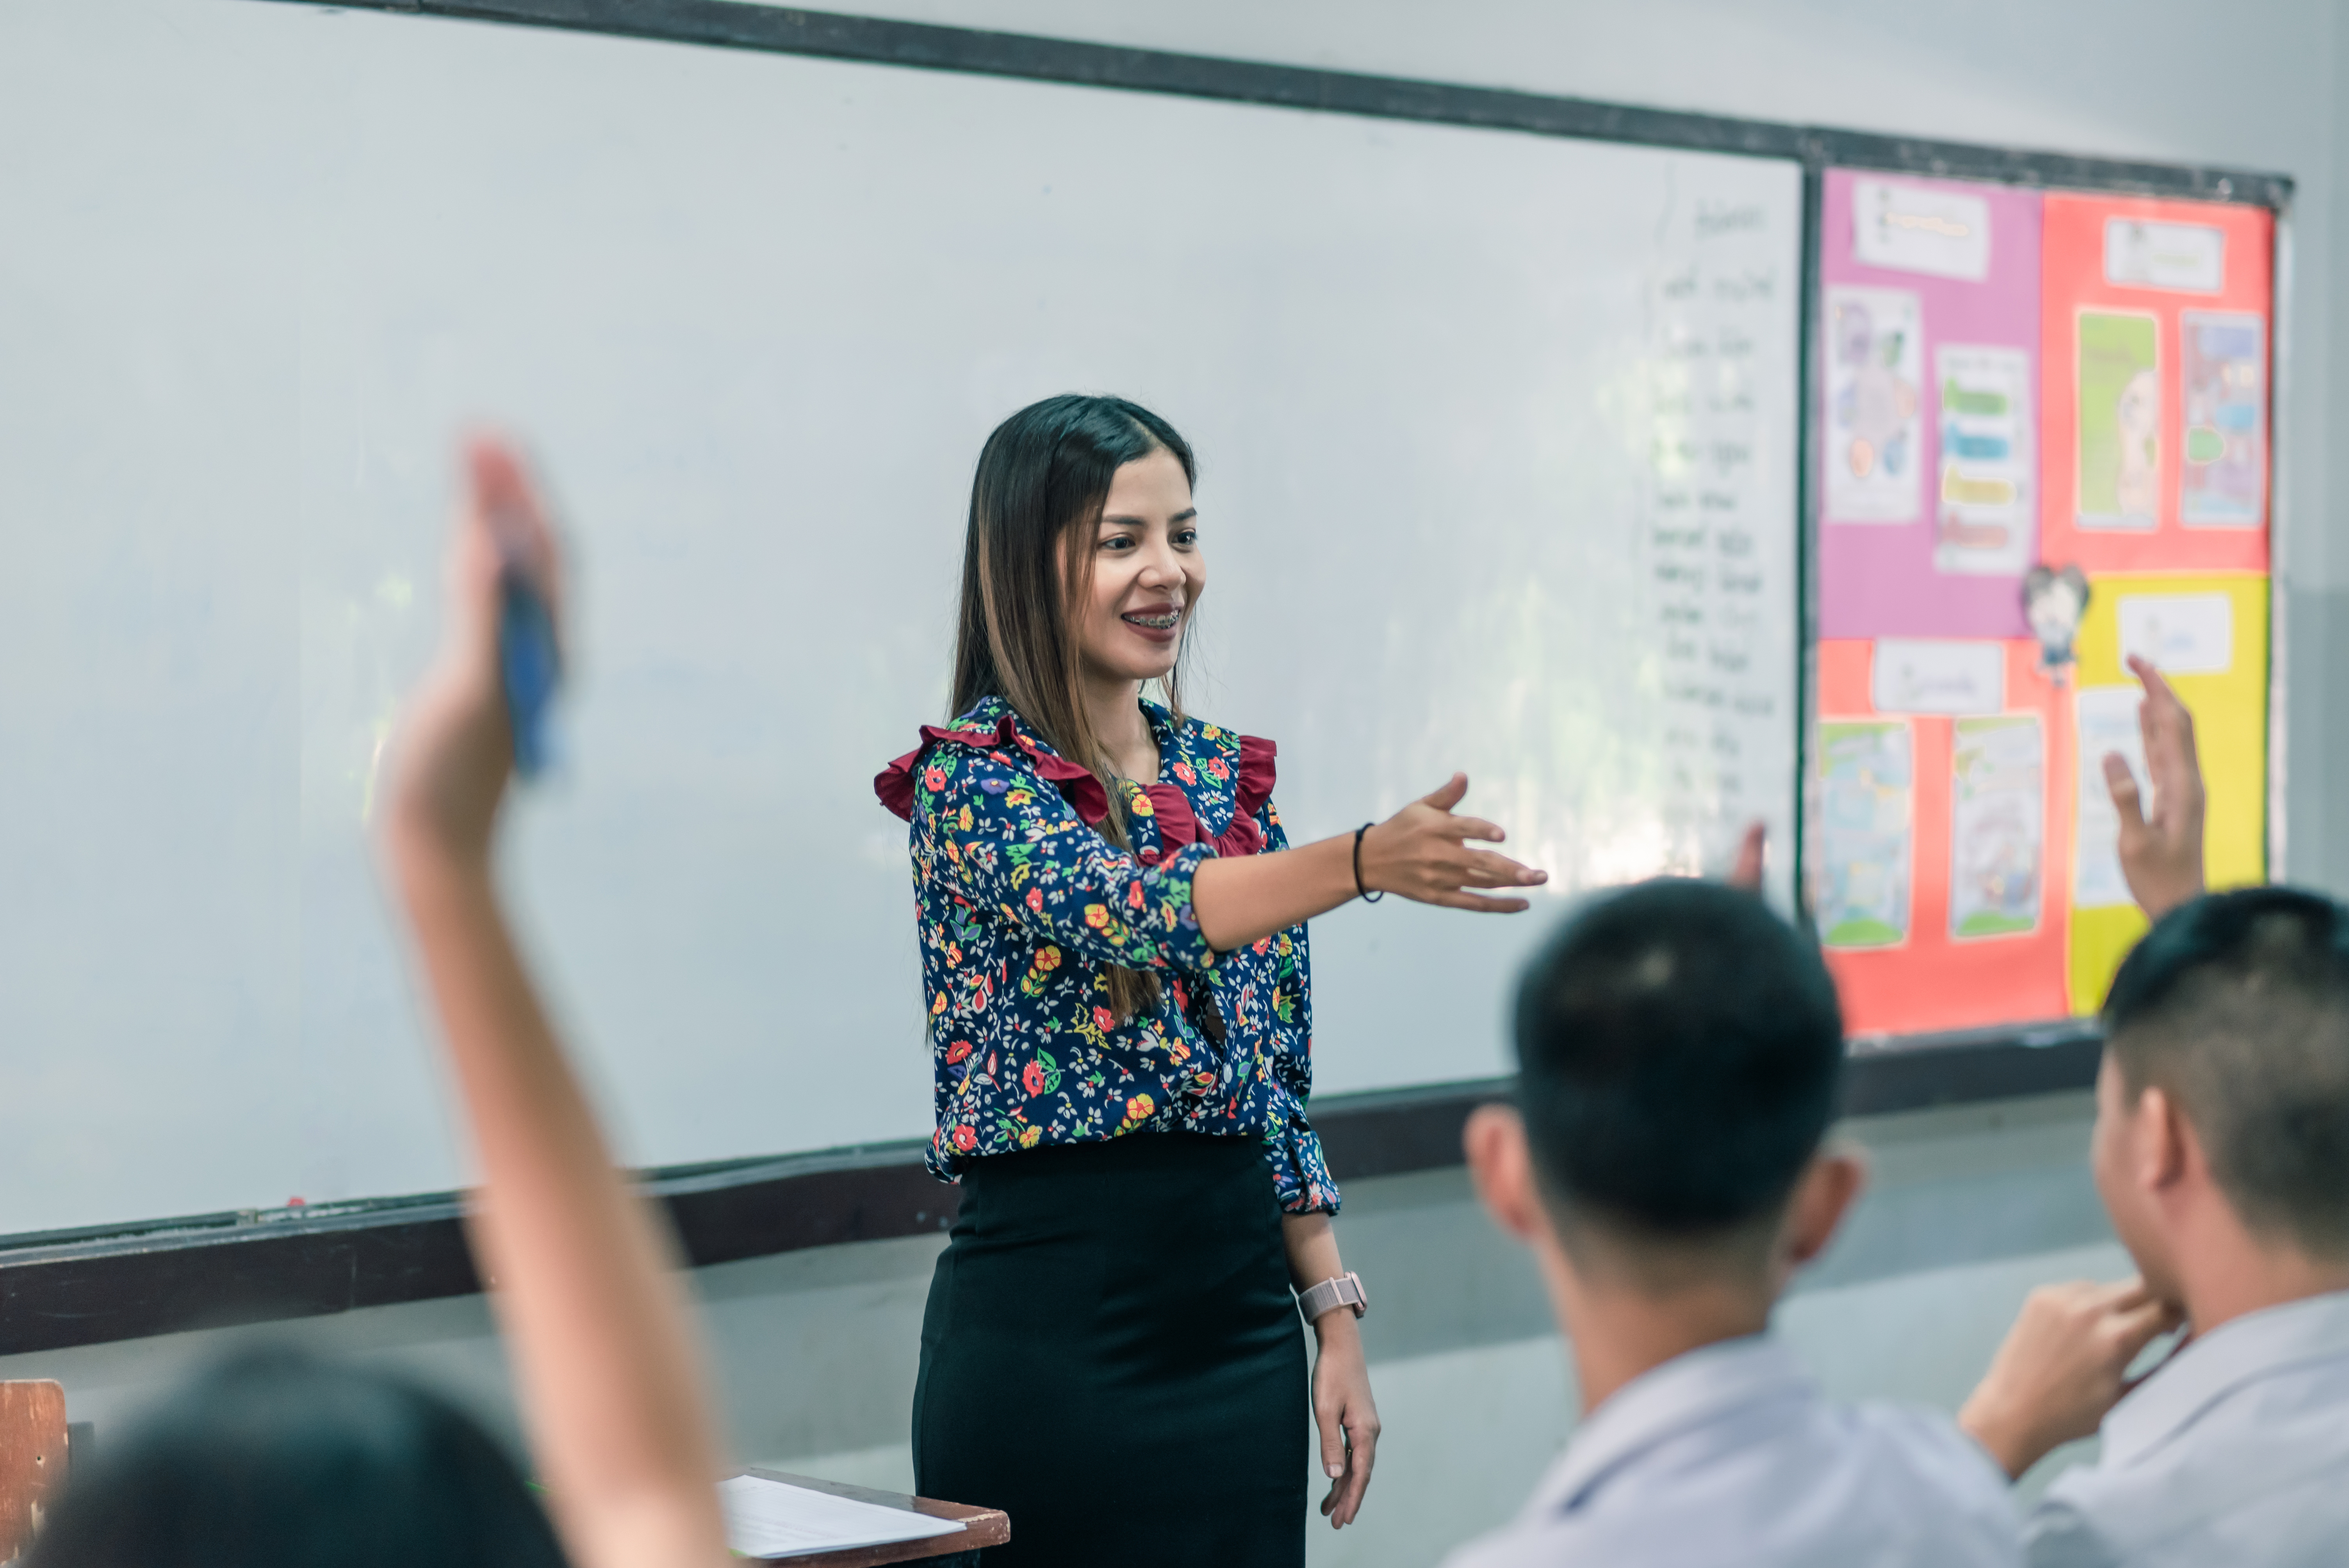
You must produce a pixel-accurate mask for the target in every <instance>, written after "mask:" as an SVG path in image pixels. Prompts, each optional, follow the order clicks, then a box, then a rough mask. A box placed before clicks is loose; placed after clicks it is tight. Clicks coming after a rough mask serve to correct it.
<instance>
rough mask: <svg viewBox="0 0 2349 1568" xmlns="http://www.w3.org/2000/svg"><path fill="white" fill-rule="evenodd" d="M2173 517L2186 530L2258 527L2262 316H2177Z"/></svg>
mask: <svg viewBox="0 0 2349 1568" xmlns="http://www.w3.org/2000/svg"><path fill="white" fill-rule="evenodd" d="M2266 341H2267V321H2266V318H2265V317H2263V316H2257V315H2236V314H2233V313H2222V312H2217V311H2199V310H2189V311H2185V312H2182V313H2181V314H2180V315H2179V316H2178V382H2179V407H2180V408H2181V409H2182V411H2183V413H2184V416H2185V418H2184V425H2185V429H2186V434H2185V438H2184V440H2183V441H2182V442H2181V443H2180V444H2181V445H2182V446H2183V448H2184V450H2183V451H2181V452H2180V453H2179V454H2178V459H2179V466H2178V520H2179V521H2181V522H2183V523H2185V525H2186V526H2187V527H2189V528H2257V527H2258V526H2259V525H2260V523H2261V521H2262V520H2263V518H2264V516H2265V509H2264V508H2263V506H2262V505H2261V502H2262V501H2263V500H2265V499H2266V490H2267V409H2268V398H2267V377H2266V374H2265V365H2266V357H2267V356H2266V354H2265V352H2264V350H2265V345H2266Z"/></svg>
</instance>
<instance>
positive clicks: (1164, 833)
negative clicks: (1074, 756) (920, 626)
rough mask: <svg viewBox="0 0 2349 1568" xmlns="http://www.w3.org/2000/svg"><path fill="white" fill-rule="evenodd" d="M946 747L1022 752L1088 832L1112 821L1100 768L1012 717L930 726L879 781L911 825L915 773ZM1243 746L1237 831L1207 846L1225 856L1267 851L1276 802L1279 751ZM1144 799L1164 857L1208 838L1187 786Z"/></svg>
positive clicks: (1249, 740)
mask: <svg viewBox="0 0 2349 1568" xmlns="http://www.w3.org/2000/svg"><path fill="white" fill-rule="evenodd" d="M939 741H951V742H953V743H954V744H956V745H957V746H968V747H974V748H978V749H980V750H985V751H1010V752H1017V753H1019V755H1020V756H1022V757H1024V758H1026V759H1027V762H1028V765H1029V766H1030V767H1031V768H1033V769H1035V770H1036V772H1037V773H1038V775H1039V776H1040V777H1041V778H1043V779H1045V780H1046V781H1047V782H1049V783H1050V785H1051V786H1052V788H1054V789H1058V790H1059V791H1060V792H1061V799H1063V800H1066V801H1067V802H1068V803H1069V805H1070V806H1071V808H1072V809H1073V810H1075V811H1076V813H1077V815H1078V816H1079V817H1080V818H1081V819H1083V820H1084V823H1085V825H1086V826H1087V827H1091V828H1098V827H1100V826H1101V824H1102V819H1103V818H1104V817H1107V816H1108V815H1109V792H1108V791H1107V790H1106V789H1102V781H1101V780H1100V779H1098V778H1096V777H1094V775H1093V773H1092V769H1086V768H1081V767H1079V766H1078V765H1077V764H1075V763H1073V762H1071V761H1070V760H1069V759H1068V758H1065V757H1062V756H1061V755H1060V754H1059V753H1058V752H1056V751H1052V750H1050V749H1049V748H1046V747H1044V746H1042V745H1040V744H1039V743H1038V742H1036V741H1035V740H1033V739H1030V738H1029V737H1028V736H1027V735H1026V734H1025V733H1023V732H1022V731H1021V730H1020V728H1019V723H1018V721H1017V720H1015V719H1014V718H1013V717H1012V716H1011V715H1010V714H1009V713H1007V714H1005V715H1004V716H1003V718H1002V720H1001V722H999V724H997V725H996V727H994V728H993V729H988V728H986V727H982V726H978V725H971V726H963V727H940V726H938V725H935V724H926V725H924V726H922V743H921V744H920V745H919V746H917V747H916V748H914V749H913V750H911V751H908V752H907V753H905V756H903V757H900V758H897V759H896V760H895V762H892V763H891V764H889V766H888V767H886V768H884V769H881V771H880V772H879V773H877V774H875V775H874V778H873V793H874V795H876V796H878V797H879V798H880V800H881V804H883V805H884V806H886V807H888V808H889V810H892V811H895V813H896V814H897V815H898V816H900V817H903V818H905V819H906V820H908V821H910V820H913V815H914V790H915V779H914V773H915V769H917V768H918V767H920V766H921V761H922V758H923V755H924V754H925V753H926V752H927V751H928V750H929V748H931V747H932V746H934V745H936V744H937V743H938V742H939ZM1239 742H1240V765H1239V769H1238V775H1237V779H1235V780H1234V789H1233V793H1234V794H1235V796H1237V804H1236V805H1235V806H1234V807H1233V808H1232V825H1231V826H1230V827H1229V828H1227V829H1226V830H1224V831H1223V832H1221V833H1218V834H1216V836H1215V837H1214V838H1213V839H1210V840H1208V842H1210V843H1212V844H1213V845H1214V846H1215V849H1216V853H1217V854H1219V855H1252V854H1255V853H1256V852H1257V851H1258V850H1261V849H1263V848H1264V830H1263V829H1262V828H1260V827H1258V826H1257V820H1256V814H1257V812H1258V811H1259V810H1263V808H1264V803H1265V802H1266V801H1267V800H1268V799H1271V798H1272V785H1273V775H1274V772H1275V769H1274V766H1273V758H1274V757H1275V756H1276V755H1277V754H1278V751H1279V748H1278V747H1276V746H1275V745H1274V744H1273V743H1272V742H1271V741H1269V740H1267V739H1265V738H1263V737H1261V736H1255V735H1243V736H1241V737H1240V738H1239ZM1143 793H1144V794H1145V795H1147V796H1149V798H1150V809H1151V811H1152V813H1153V814H1154V816H1155V818H1156V819H1157V822H1158V838H1159V842H1160V844H1161V845H1162V846H1164V852H1167V853H1172V852H1173V851H1175V850H1179V849H1181V848H1182V847H1183V846H1185V844H1194V843H1196V842H1198V841H1200V840H1201V839H1202V838H1204V837H1206V833H1205V830H1203V829H1202V827H1201V826H1200V822H1199V817H1198V813H1197V812H1195V811H1194V810H1191V798H1190V797H1189V796H1188V795H1185V793H1183V787H1182V786H1181V785H1179V784H1164V783H1160V784H1152V785H1148V786H1146V787H1145V788H1144V789H1143Z"/></svg>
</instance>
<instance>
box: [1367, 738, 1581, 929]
mask: <svg viewBox="0 0 2349 1568" xmlns="http://www.w3.org/2000/svg"><path fill="white" fill-rule="evenodd" d="M1467 793H1468V775H1466V774H1465V773H1454V775H1453V776H1452V779H1451V782H1449V783H1447V784H1445V785H1444V788H1442V789H1438V790H1436V791H1435V793H1433V794H1432V795H1429V796H1427V797H1425V798H1424V799H1418V800H1414V801H1413V802H1412V803H1411V804H1410V805H1408V806H1405V807H1404V808H1403V809H1402V810H1400V811H1397V812H1396V813H1395V814H1394V815H1393V816H1392V817H1389V818H1388V819H1387V820H1385V821H1383V822H1381V823H1379V824H1378V825H1377V826H1376V827H1374V828H1372V829H1371V830H1369V831H1368V832H1366V833H1364V834H1363V835H1362V841H1361V851H1362V853H1361V878H1362V885H1363V886H1364V887H1366V888H1368V889H1370V890H1371V892H1399V893H1401V894H1402V896H1403V897H1405V898H1408V899H1413V900H1416V901H1417V902H1419V903H1438V904H1442V905H1444V907H1445V908H1447V909H1474V910H1482V911H1484V912H1485V913H1488V914H1516V913H1519V912H1520V911H1522V910H1524V909H1526V908H1527V907H1528V905H1527V903H1526V901H1525V900H1524V899H1522V898H1506V897H1497V898H1496V897H1495V896H1493V895H1491V894H1488V893H1483V892H1473V891H1470V890H1472V889H1476V888H1490V887H1539V886H1541V884H1542V883H1544V882H1547V881H1549V873H1548V872H1543V871H1536V870H1534V869H1533V868H1532V867H1531V866H1526V865H1520V864H1519V863H1517V862H1516V861H1513V860H1511V859H1509V857H1508V856H1506V855H1499V854H1495V853H1494V852H1493V851H1490V850H1479V849H1475V848H1472V847H1471V846H1472V845H1474V844H1476V843H1479V842H1482V843H1490V844H1497V843H1499V842H1501V841H1503V840H1504V839H1506V837H1507V836H1508V835H1507V834H1506V833H1504V832H1502V830H1500V829H1499V828H1498V827H1497V826H1495V824H1493V823H1491V822H1487V821H1485V820H1483V819H1482V818H1478V817H1460V816H1455V815H1454V814H1453V810H1452V808H1454V806H1457V805H1458V804H1460V801H1461V798H1462V797H1464V795H1466V794H1467Z"/></svg>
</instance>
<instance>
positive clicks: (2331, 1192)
mask: <svg viewBox="0 0 2349 1568" xmlns="http://www.w3.org/2000/svg"><path fill="white" fill-rule="evenodd" d="M2104 1018H2105V1039H2106V1047H2105V1062H2104V1068H2103V1070H2102V1072H2101V1073H2100V1075H2099V1077H2098V1080H2097V1086H2096V1104H2097V1117H2096V1131H2095V1145H2094V1157H2093V1159H2094V1166H2095V1177H2096V1186H2097V1190H2098V1191H2100V1192H2101V1193H2102V1194H2103V1196H2104V1200H2105V1205H2106V1209H2108V1210H2109V1211H2110V1212H2111V1214H2112V1219H2113V1226H2114V1229H2115V1230H2116V1231H2117V1232H2118V1233H2119V1234H2120V1238H2121V1241H2122V1242H2123V1243H2124V1244H2125V1245H2127V1248H2128V1250H2129V1252H2130V1253H2131V1254H2132V1255H2133V1256H2134V1257H2135V1258H2136V1260H2137V1266H2138V1268H2139V1270H2140V1271H2141V1272H2142V1273H2143V1274H2144V1275H2145V1279H2146V1283H2147V1285H2148V1286H2150V1287H2151V1288H2152V1289H2153V1291H2154V1293H2155V1294H2156V1295H2158V1296H2159V1297H2160V1298H2161V1299H2164V1300H2168V1301H2173V1302H2182V1301H2183V1300H2184V1299H2185V1297H2186V1294H2187V1293H2186V1292H2185V1290H2184V1281H2183V1275H2184V1274H2186V1273H2188V1272H2190V1269H2191V1266H2192V1262H2193V1260H2190V1259H2189V1258H2187V1257H2185V1256H2184V1255H2183V1254H2184V1253H2185V1251H2186V1250H2187V1249H2189V1248H2194V1247H2197V1246H2200V1247H2203V1248H2206V1249H2207V1248H2208V1247H2209V1244H2210V1243H2209V1240H2208V1239H2206V1238H2208V1237H2209V1236H2210V1235H2211V1234H2212V1227H2214V1226H2218V1227H2233V1228H2237V1229H2239V1231H2240V1233H2241V1234H2242V1235H2244V1236H2246V1237H2247V1238H2248V1239H2249V1240H2250V1242H2251V1243H2253V1244H2254V1245H2256V1246H2257V1247H2259V1248H2261V1249H2262V1250H2266V1251H2271V1252H2283V1253H2293V1254H2297V1255H2299V1256H2301V1257H2303V1258H2307V1259H2311V1260H2314V1261H2316V1262H2318V1263H2322V1264H2333V1265H2339V1264H2344V1263H2349V911H2344V909H2343V907H2342V906H2341V905H2340V904H2337V903H2333V901H2332V900H2331V899H2328V898H2324V897H2322V896H2320V895H2318V894H2315V893H2310V892H2299V891H2296V890H2294V889H2291V888H2281V887H2262V888H2246V889H2242V890H2240V891H2239V892H2222V893H2211V894H2208V895H2206V896H2204V897H2201V898H2198V899H2195V900H2194V901H2192V902H2191V903H2185V904H2182V905H2180V906H2179V907H2178V908H2177V909H2174V910H2172V911H2171V912H2169V913H2168V914H2166V915H2164V916H2163V917H2162V919H2161V920H2160V922H2159V923H2157V924H2156V925H2155V926H2154V928H2153V930H2152V931H2151V932H2150V933H2148V934H2147V936H2146V938H2145V940H2144V941H2142V942H2140V943H2139V944H2137V947H2136V949H2135V950H2134V951H2133V952H2131V953H2130V954H2129V955H2128V958H2127V961H2125V962H2124V963H2123V964H2122V965H2121V968H2120V973H2119V975H2117V976H2116V977H2115V979H2114V981H2113V988H2112V992H2111V994H2110V995H2109V996H2108V998H2107V999H2106V1003H2105V1014H2104Z"/></svg>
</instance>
